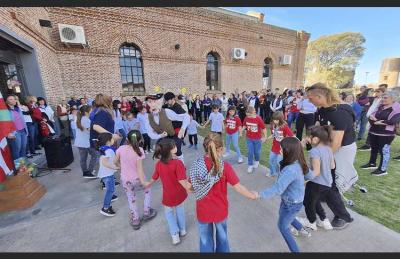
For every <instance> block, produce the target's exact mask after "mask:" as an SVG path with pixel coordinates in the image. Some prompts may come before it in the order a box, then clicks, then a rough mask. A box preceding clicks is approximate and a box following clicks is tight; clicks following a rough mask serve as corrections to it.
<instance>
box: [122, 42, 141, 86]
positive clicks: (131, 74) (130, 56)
mask: <svg viewBox="0 0 400 259" xmlns="http://www.w3.org/2000/svg"><path fill="white" fill-rule="evenodd" d="M119 67H120V71H121V82H122V89H123V91H124V92H142V93H144V92H145V88H144V75H143V60H142V52H141V51H140V49H139V48H138V47H137V46H136V45H134V44H130V43H125V44H123V45H122V46H121V47H120V49H119Z"/></svg>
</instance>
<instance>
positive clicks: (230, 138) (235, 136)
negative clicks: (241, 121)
mask: <svg viewBox="0 0 400 259" xmlns="http://www.w3.org/2000/svg"><path fill="white" fill-rule="evenodd" d="M231 141H232V142H233V148H234V149H235V152H236V154H237V157H238V159H239V158H240V157H241V156H242V154H241V153H240V148H239V131H238V132H236V133H233V134H228V133H227V134H226V153H230V152H231Z"/></svg>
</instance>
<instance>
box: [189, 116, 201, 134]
mask: <svg viewBox="0 0 400 259" xmlns="http://www.w3.org/2000/svg"><path fill="white" fill-rule="evenodd" d="M198 126H199V123H197V121H195V120H193V119H192V121H191V122H190V123H189V126H188V127H187V134H189V135H195V134H197V127H198Z"/></svg>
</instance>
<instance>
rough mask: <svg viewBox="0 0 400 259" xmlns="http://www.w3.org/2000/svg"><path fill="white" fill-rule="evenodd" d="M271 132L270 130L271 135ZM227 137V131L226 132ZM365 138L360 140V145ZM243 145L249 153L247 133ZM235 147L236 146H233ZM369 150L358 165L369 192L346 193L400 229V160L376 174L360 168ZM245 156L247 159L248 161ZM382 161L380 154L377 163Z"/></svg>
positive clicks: (399, 145) (265, 151)
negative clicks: (383, 171)
mask: <svg viewBox="0 0 400 259" xmlns="http://www.w3.org/2000/svg"><path fill="white" fill-rule="evenodd" d="M209 132H210V129H209V126H208V127H207V128H205V129H201V128H199V135H201V136H203V137H204V136H206V135H207V134H208V133H209ZM269 135H270V133H269V131H268V136H269ZM223 138H224V139H225V134H223ZM271 144H272V141H271V140H269V141H267V142H266V143H264V144H263V145H262V150H261V159H260V160H261V161H260V163H261V164H262V165H264V166H267V167H268V160H269V152H270V150H271ZM362 144H364V141H360V142H358V143H357V145H358V146H361V145H362ZM239 146H240V150H241V152H242V155H243V156H247V147H246V141H245V137H242V138H240V139H239ZM391 148H392V149H391V154H392V157H394V156H397V155H400V138H399V137H396V139H395V140H394V141H393V143H392V146H391ZM231 149H232V150H233V147H232V146H231ZM369 155H370V152H369V151H357V156H356V161H355V167H356V169H357V171H358V176H359V180H358V184H359V185H360V186H365V187H366V188H367V190H368V192H367V193H362V192H360V191H359V190H358V189H356V188H354V190H350V191H348V192H347V193H346V194H345V196H346V198H347V199H352V200H353V202H354V205H353V206H351V207H350V208H351V209H352V210H355V211H357V212H358V213H359V214H361V215H364V216H367V217H368V218H370V219H372V220H375V221H376V222H379V223H381V224H383V225H385V226H386V227H388V228H390V229H392V230H394V231H397V232H400V162H398V161H394V160H392V159H391V161H390V163H389V170H388V174H387V175H385V176H380V177H377V176H372V175H371V174H370V172H371V171H372V170H362V169H359V168H360V166H361V165H363V164H365V163H367V162H368V160H369ZM246 162H247V161H246V159H245V163H246ZM378 163H379V157H378V161H377V164H378Z"/></svg>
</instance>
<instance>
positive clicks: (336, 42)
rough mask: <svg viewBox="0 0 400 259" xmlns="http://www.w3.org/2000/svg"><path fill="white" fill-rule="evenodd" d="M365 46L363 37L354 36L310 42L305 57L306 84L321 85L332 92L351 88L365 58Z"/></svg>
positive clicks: (336, 35)
mask: <svg viewBox="0 0 400 259" xmlns="http://www.w3.org/2000/svg"><path fill="white" fill-rule="evenodd" d="M364 43H365V38H364V36H363V35H362V34H361V33H354V32H344V33H338V34H333V35H328V36H322V37H320V38H318V39H316V40H314V41H311V42H310V43H309V44H308V48H307V55H306V66H305V67H306V84H307V85H310V84H313V83H316V82H323V83H325V84H327V85H328V86H329V87H333V88H344V87H351V86H352V84H353V79H354V73H355V69H356V67H357V66H358V63H359V60H360V59H361V57H362V56H363V55H364V50H365V48H364V46H363V44H364Z"/></svg>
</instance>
